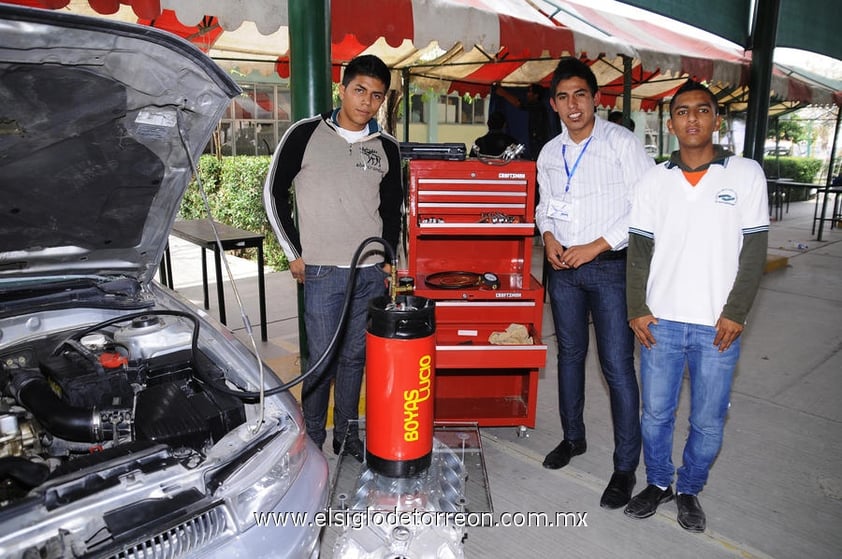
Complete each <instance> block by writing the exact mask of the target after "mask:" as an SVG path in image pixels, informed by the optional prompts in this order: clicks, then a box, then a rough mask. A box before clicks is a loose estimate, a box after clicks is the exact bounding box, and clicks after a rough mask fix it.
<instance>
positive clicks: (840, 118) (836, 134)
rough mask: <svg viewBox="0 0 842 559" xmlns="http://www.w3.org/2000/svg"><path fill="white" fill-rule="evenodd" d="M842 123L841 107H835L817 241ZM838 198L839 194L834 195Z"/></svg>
mask: <svg viewBox="0 0 842 559" xmlns="http://www.w3.org/2000/svg"><path fill="white" fill-rule="evenodd" d="M840 122H842V107H836V129H835V130H834V132H833V144H832V147H831V148H830V163H829V165H828V167H827V181H825V183H824V196H823V197H822V198H823V199H822V215H821V216H819V234H818V236H816V240H817V241H821V240H822V232H823V231H824V221H825V218H824V213H825V211H826V210H827V197H828V195H829V193H830V185H831V183H833V164H834V159H835V158H836V141H837V140H838V139H839V124H840ZM836 196H839V194H836ZM833 201H834V204H833V205H834V209H835V206H836V203H835V202H836V199H835V198H834V200H833ZM835 217H836V216H831V219H834V218H835ZM815 225H816V216H815V214H814V215H813V226H815Z"/></svg>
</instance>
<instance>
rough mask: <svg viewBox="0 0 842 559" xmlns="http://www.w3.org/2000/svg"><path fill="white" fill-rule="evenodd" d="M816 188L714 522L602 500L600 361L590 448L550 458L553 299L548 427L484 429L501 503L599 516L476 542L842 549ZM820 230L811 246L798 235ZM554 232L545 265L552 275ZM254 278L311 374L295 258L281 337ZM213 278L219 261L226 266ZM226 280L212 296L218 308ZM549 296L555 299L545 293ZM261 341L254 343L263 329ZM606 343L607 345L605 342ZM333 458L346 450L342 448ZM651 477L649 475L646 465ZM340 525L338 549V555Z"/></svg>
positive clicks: (483, 545)
mask: <svg viewBox="0 0 842 559" xmlns="http://www.w3.org/2000/svg"><path fill="white" fill-rule="evenodd" d="M814 208H815V202H814V201H807V202H799V203H793V204H792V205H791V206H790V209H789V212H788V213H785V214H784V216H783V219H782V220H781V221H778V222H773V223H772V227H771V233H770V242H769V253H770V254H771V255H778V256H784V257H786V258H787V261H786V262H785V263H784V265H783V266H782V267H781V268H780V269H777V270H775V271H771V272H769V273H767V274H766V275H765V276H764V278H763V281H762V284H761V290H760V293H759V295H758V298H757V300H756V302H755V305H754V308H753V310H752V313H751V315H750V319H749V324H748V326H747V328H746V331H745V333H744V340H743V354H742V357H741V360H740V365H739V367H738V371H737V375H736V378H735V381H734V387H733V393H732V400H731V410H730V413H729V418H728V423H727V425H726V433H725V441H724V446H723V449H722V452H721V454H720V456H719V458H718V459H717V462H716V463H715V465H714V467H713V469H712V471H711V477H710V481H709V483H708V485H707V487H706V489H705V491H704V492H702V493H701V494H700V497H699V498H700V500H701V503H702V505H703V506H704V508H705V512H706V513H707V516H708V529H707V530H706V531H705V532H704V533H703V534H691V533H688V532H686V531H684V530H683V529H681V528H680V527H679V526H678V525H677V523H676V522H675V514H676V509H675V504H674V503H668V504H665V505H662V506H661V507H660V509H659V511H658V513H657V514H656V515H655V516H654V517H652V518H650V519H647V520H633V519H630V518H627V517H625V516H624V515H623V513H622V511H606V510H603V509H600V507H599V497H600V495H601V493H602V490H603V489H604V487H605V484H606V483H607V481H608V479H609V477H610V476H611V453H612V450H613V439H612V432H611V424H610V412H609V405H608V397H607V391H606V388H605V385H604V381H603V380H602V376H601V374H600V372H599V366H598V364H597V362H596V358H595V351H591V355H590V356H589V361H588V383H587V389H586V408H585V420H586V424H587V427H588V452H587V453H586V454H584V455H582V456H578V457H575V458H574V459H573V461H572V462H571V463H570V465H568V466H567V467H565V468H563V469H561V470H556V471H550V470H546V469H544V468H542V467H541V461H542V460H543V457H544V455H545V454H546V452H548V451H549V450H550V449H552V448H553V447H554V446H555V445H556V444H557V443H558V441H559V440H560V438H561V427H560V422H559V419H558V412H557V404H556V398H557V396H556V394H557V392H556V379H555V367H556V356H555V353H556V349H555V348H556V346H555V333H554V331H553V323H552V319H551V316H550V314H549V310H548V309H547V308H545V313H544V325H543V332H544V336H543V341H544V343H546V344H547V345H548V346H549V350H548V358H547V364H546V367H545V369H544V370H542V371H541V375H540V381H539V390H538V406H537V407H538V413H537V422H536V428H535V429H534V430H531V431H530V433H529V436H528V437H519V436H518V433H517V430H516V429H514V428H511V427H508V428H483V429H482V438H483V445H484V449H485V460H486V466H487V468H488V474H489V478H490V484H491V493H492V498H493V502H494V508H495V513H497V514H498V515H499V514H500V513H503V512H548V513H551V514H555V513H556V512H560V511H561V512H565V511H567V512H579V513H587V516H586V524H587V526H583V525H579V526H578V527H537V526H532V527H521V528H511V527H495V528H471V529H469V530H468V538H467V540H466V542H465V555H466V557H513V556H518V557H560V556H564V557H583V558H584V557H652V556H661V557H688V558H689V557H705V558H707V557H712V558H719V557H723V558H724V557H758V558H762V557H775V558H790V557H791V558H802V557H810V558H827V559H833V558H838V557H842V406H840V404H839V402H840V401H842V231H840V230H839V229H833V230H828V224H826V225H825V233H824V240H823V242H821V243H819V242H817V241H816V240H815V235H814V234H812V233H811V228H812V218H813V211H814ZM171 243H172V244H171V248H172V253H173V271H174V274H173V275H174V284H175V288H176V290H177V291H179V292H180V293H181V294H182V295H185V296H187V297H188V298H189V299H191V300H193V301H194V302H195V303H197V304H198V305H199V306H201V304H202V292H201V273H200V271H199V264H198V263H199V254H200V249H199V248H198V247H195V246H193V245H189V244H187V243H185V242H184V241H180V240H178V239H171ZM799 245H806V248H798V246H799ZM540 251H541V249H540V247H536V257H535V258H534V259H533V260H534V262H535V263H536V264H535V266H534V268H533V275H535V276H536V277H539V278H540V277H541V271H540V263H541V258H540ZM231 261H232V266H231V267H232V270H234V273H235V276H240V278H239V279H238V280H237V286H238V291H239V293H240V296H241V299H242V300H243V302H244V305H245V309H246V313H247V315H248V316H249V317H250V319H251V320H250V321H251V323H252V324H253V330H254V332H255V336H256V337H257V339H258V342H257V345H258V347H259V348H260V351H261V353H262V354H263V357H264V359H265V360H266V361H267V362H268V363H269V364H270V365H271V366H272V367H273V368H274V369H275V371H276V373H277V374H279V375H280V376H282V377H283V378H285V379H289V378H291V377H292V376H294V375H295V374H297V369H296V367H297V352H298V318H297V302H296V295H295V292H296V287H295V284H294V282H293V280H292V278H291V277H290V275H289V273H288V272H273V271H271V270H269V269H267V272H266V282H267V293H268V296H267V309H268V317H269V318H268V321H269V340H268V342H266V343H261V342H260V341H259V327H258V326H259V325H258V320H259V318H258V317H259V314H258V308H257V281H256V277H255V276H256V266H255V265H254V263H251V262H249V261H245V260H242V259H236V258H233V259H231ZM211 283H213V274H212V273H211ZM226 290H227V291H226V293H227V298H226V301H227V314H228V317H229V326H230V327H231V328H232V330H233V331H234V332H235V333H236V334H237V336H238V337H241V338H243V337H245V329H244V328H243V326H242V324H238V323H237V321H239V316H240V312H239V311H238V310H237V308H236V303H235V297H234V295H233V291H232V290H231V287H230V285H228V282H226ZM214 294H215V292H214V286H213V285H211V309H210V311H209V312H210V313H211V314H214V313H215V312H216V311H215V307H216V299H215V295H214ZM545 307H546V305H545ZM249 345H250V344H249ZM592 347H595V346H593V345H592ZM687 413H688V399H687V398H686V390H685V394H684V395H683V397H682V402H681V406H680V409H679V412H678V421H677V423H676V431H677V434H676V449H675V462H676V463H677V464H680V461H681V457H680V452H681V448H682V446H683V444H682V442H683V438H684V435H685V433H686V425H687V419H686V418H687ZM329 459H330V463H331V467H332V468H335V465H336V460H335V458H334V457H333V456H332V455H331V456H329ZM637 474H638V485H637V488H636V490H640V489H642V488H643V487H644V486H645V472H644V469H643V465H642V464H641V466H640V468H639V469H638V472H637ZM335 537H336V533H335V532H331V531H330V530H328V531H327V532H326V533H325V537H324V542H323V546H322V549H323V556H325V557H330V556H331V553H332V552H331V546H332V542H333V541H334V539H335Z"/></svg>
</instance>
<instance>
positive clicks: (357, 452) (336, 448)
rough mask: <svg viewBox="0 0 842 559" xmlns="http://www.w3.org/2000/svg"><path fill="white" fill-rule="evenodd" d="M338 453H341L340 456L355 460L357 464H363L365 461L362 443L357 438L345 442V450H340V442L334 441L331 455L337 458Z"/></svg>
mask: <svg viewBox="0 0 842 559" xmlns="http://www.w3.org/2000/svg"><path fill="white" fill-rule="evenodd" d="M340 452H341V453H342V456H353V457H354V458H356V460H357V462H363V461H364V460H365V446H363V442H362V441H361V440H360V439H357V438H353V439H348V440H346V441H345V448H342V441H337V440H336V439H334V440H333V453H334V454H336V455H337V456H339V453H340Z"/></svg>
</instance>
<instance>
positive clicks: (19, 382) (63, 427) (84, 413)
mask: <svg viewBox="0 0 842 559" xmlns="http://www.w3.org/2000/svg"><path fill="white" fill-rule="evenodd" d="M21 377H23V378H21ZM11 384H12V385H13V386H12V391H13V396H14V397H15V400H17V401H18V403H19V404H20V405H22V406H23V407H25V408H26V409H28V410H29V411H30V412H31V413H32V415H34V416H35V419H37V420H38V422H39V423H40V424H41V425H42V426H43V427H44V429H46V430H47V431H48V432H49V433H51V434H53V435H55V436H56V437H59V438H62V439H66V440H68V441H77V442H89V443H93V442H101V441H104V440H107V439H109V438H111V436H112V435H113V432H114V426H113V425H112V424H111V423H104V424H101V423H100V422H99V417H98V416H97V414H96V410H95V409H91V408H77V407H73V406H70V405H68V404H67V403H65V402H64V401H62V400H61V398H59V397H58V396H57V395H56V393H55V392H53V389H52V388H50V385H49V383H47V379H45V378H44V377H43V376H41V375H40V374H38V373H30V374H23V375H15V376H14V377H13V378H12V382H11Z"/></svg>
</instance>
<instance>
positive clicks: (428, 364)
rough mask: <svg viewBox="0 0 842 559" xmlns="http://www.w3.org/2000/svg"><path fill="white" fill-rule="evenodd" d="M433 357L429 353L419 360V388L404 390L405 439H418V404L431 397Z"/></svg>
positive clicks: (409, 440)
mask: <svg viewBox="0 0 842 559" xmlns="http://www.w3.org/2000/svg"><path fill="white" fill-rule="evenodd" d="M432 363H433V358H432V357H431V356H430V355H429V354H427V355H422V356H421V359H419V360H418V388H417V389H412V390H404V391H403V440H405V441H406V442H410V443H411V442H415V441H417V440H418V428H419V427H420V426H421V424H420V423H419V422H418V415H419V414H418V404H420V403H421V402H425V401H427V400H429V399H430V391H431V390H430V385H431V384H432V378H431V377H432V375H433V368H432Z"/></svg>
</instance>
